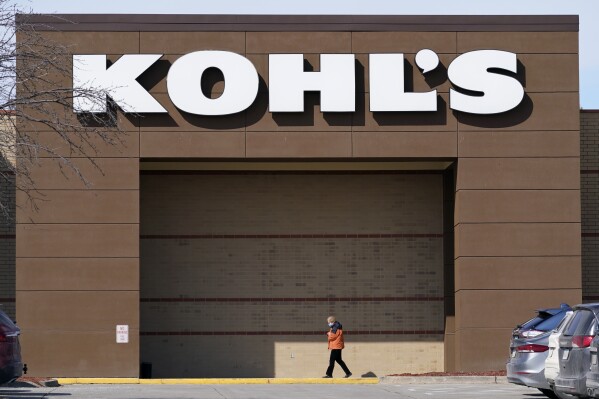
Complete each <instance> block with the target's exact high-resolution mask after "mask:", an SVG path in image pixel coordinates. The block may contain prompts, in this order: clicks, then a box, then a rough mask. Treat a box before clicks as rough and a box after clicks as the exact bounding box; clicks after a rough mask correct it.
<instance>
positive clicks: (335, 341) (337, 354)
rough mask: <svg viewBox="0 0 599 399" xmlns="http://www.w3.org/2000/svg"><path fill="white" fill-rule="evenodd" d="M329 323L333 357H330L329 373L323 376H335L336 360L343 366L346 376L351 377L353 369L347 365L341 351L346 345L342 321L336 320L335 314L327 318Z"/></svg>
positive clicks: (330, 346) (330, 345)
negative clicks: (350, 369)
mask: <svg viewBox="0 0 599 399" xmlns="http://www.w3.org/2000/svg"><path fill="white" fill-rule="evenodd" d="M327 323H328V325H329V331H328V332H327V337H328V339H329V350H330V351H331V357H330V359H329V368H328V369H327V373H326V375H325V376H324V377H323V378H333V368H335V362H337V363H339V366H341V368H342V369H343V371H344V372H345V377H344V378H349V377H351V371H349V369H348V368H347V366H346V365H345V362H344V361H343V359H342V358H341V351H342V350H343V348H344V347H345V344H344V342H343V329H342V327H341V323H339V322H338V321H337V320H335V316H329V317H328V318H327Z"/></svg>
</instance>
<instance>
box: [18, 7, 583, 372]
mask: <svg viewBox="0 0 599 399" xmlns="http://www.w3.org/2000/svg"><path fill="white" fill-rule="evenodd" d="M44 18H46V19H44ZM66 20H68V21H75V22H77V23H71V22H68V23H67V22H57V20H56V19H55V18H49V17H40V22H41V21H43V22H45V24H46V26H47V27H48V31H47V32H45V33H44V34H46V35H48V37H49V38H50V39H52V40H57V41H60V42H63V43H65V44H68V45H69V49H71V50H72V53H73V54H107V55H108V59H109V60H111V61H112V62H114V61H116V60H117V59H119V57H121V56H122V55H124V54H163V56H162V57H161V59H160V61H158V62H157V63H156V64H155V65H153V66H152V67H150V68H149V69H148V71H147V72H145V73H144V74H143V75H142V76H141V77H140V78H139V79H138V80H139V82H140V83H141V84H142V86H143V87H144V88H145V89H146V90H148V92H149V93H150V94H151V95H152V96H153V97H154V98H155V99H156V100H157V101H158V102H159V103H160V104H161V105H162V106H163V107H164V108H166V109H167V110H168V114H160V115H149V114H148V115H138V116H134V117H132V116H127V117H122V118H121V129H122V130H123V135H124V136H123V141H124V146H122V147H109V146H105V147H103V146H100V148H99V150H98V152H97V154H96V155H94V160H95V161H96V163H97V164H98V165H99V167H100V169H101V172H100V171H98V170H97V169H94V168H93V166H92V165H90V163H89V161H88V160H87V159H85V158H83V157H82V158H81V159H76V160H75V162H77V165H79V166H80V168H81V171H82V172H83V174H84V175H85V176H86V177H87V178H88V179H89V180H90V181H91V183H92V185H91V186H90V187H85V185H84V184H83V183H82V182H81V181H80V180H79V179H78V178H76V177H75V176H70V178H68V179H66V178H65V176H64V175H63V173H61V171H60V169H59V168H58V167H57V162H56V160H54V159H50V158H46V159H42V160H41V162H40V167H39V168H38V169H36V170H34V171H32V176H33V177H34V180H35V182H36V185H37V188H38V189H39V190H40V192H41V193H43V194H44V195H45V196H46V197H45V199H46V201H44V202H43V203H41V204H40V205H39V209H38V210H36V211H32V210H30V209H29V208H26V207H23V208H18V210H17V223H16V315H17V319H18V322H19V325H20V326H21V328H22V330H23V335H22V345H23V352H24V357H25V359H26V360H27V363H28V365H29V369H30V372H31V374H33V375H52V376H69V377H77V376H90V377H95V376H97V377H100V376H110V377H136V376H138V375H139V366H140V363H141V362H148V363H152V367H153V376H155V377H236V376H252V377H273V376H274V377H291V376H293V377H308V376H310V377H314V376H320V375H322V374H323V372H324V369H323V367H324V366H325V365H326V363H327V361H328V353H327V351H326V349H325V344H326V343H325V339H324V338H325V337H324V332H325V327H326V326H325V324H324V323H325V318H326V316H328V315H329V314H331V313H334V314H336V315H337V317H338V318H339V319H340V321H341V322H342V323H343V324H344V328H345V330H346V332H347V337H346V342H347V349H346V350H345V351H344V357H345V360H346V361H347V363H348V365H349V367H350V368H351V369H352V371H353V373H354V375H371V374H370V373H372V374H375V375H377V376H381V375H385V374H390V373H397V372H425V371H443V370H447V371H452V370H463V371H472V370H497V369H502V368H503V367H504V363H505V359H506V354H507V349H506V348H507V340H508V338H509V334H510V332H511V329H512V328H513V327H514V325H515V324H516V323H518V322H521V321H523V320H525V319H526V318H527V317H529V316H530V314H531V310H532V309H535V308H538V307H548V306H553V305H558V304H559V303H560V302H567V303H570V304H575V303H579V302H581V299H582V286H581V208H580V169H581V166H580V113H579V95H578V72H577V71H578V20H577V18H576V17H570V16H538V17H537V16H529V17H497V16H490V17H481V16H468V17H462V16H453V17H399V16H387V17H377V16H370V17H366V16H363V17H359V16H345V17H342V16H327V17H317V16H314V17H299V16H284V17H281V16H106V15H84V16H68V18H66V19H65V21H66ZM422 49H431V50H433V51H434V52H435V53H436V54H438V56H439V59H440V63H441V64H440V67H439V68H438V69H437V70H436V71H434V72H435V73H434V74H433V75H430V76H429V75H424V74H423V73H421V71H420V69H419V68H418V66H417V65H416V64H415V61H414V57H415V54H416V53H417V52H418V51H420V50H422ZM485 49H497V50H503V51H510V52H513V53H515V54H516V55H517V58H518V62H519V64H518V72H517V73H516V74H515V76H514V78H515V79H517V80H518V81H519V82H520V83H521V84H522V86H523V87H524V91H525V97H524V100H523V101H522V102H521V103H520V104H519V105H518V106H517V107H516V108H514V109H513V110H510V111H507V112H504V113H500V114H495V115H474V114H468V113H464V112H460V111H455V110H452V109H451V108H450V98H449V91H450V88H452V87H453V86H452V84H451V82H450V81H449V80H448V79H447V68H448V67H449V65H450V64H451V62H452V61H453V60H454V59H455V58H456V57H458V56H459V55H461V54H463V53H466V52H469V51H475V50H485ZM201 50H223V51H230V52H233V53H237V54H240V55H243V56H244V57H246V58H247V59H248V60H250V61H251V62H252V63H253V65H254V66H255V67H256V69H257V71H258V74H259V76H260V78H261V80H260V86H259V92H258V96H257V98H256V100H255V101H254V103H253V104H252V105H251V106H250V107H249V108H248V109H247V110H245V111H243V112H239V113H236V114H233V115H227V116H199V115H193V114H189V113H186V112H183V111H180V110H179V109H178V108H177V107H176V106H174V105H173V103H172V102H171V100H170V99H169V94H168V92H167V86H166V75H167V72H168V70H169V68H170V67H171V66H172V64H173V63H174V62H175V61H176V60H177V59H179V58H180V57H181V56H182V55H184V54H187V53H190V52H193V51H201ZM285 53H294V54H303V55H304V58H305V60H306V61H305V68H306V70H308V71H309V70H313V71H318V70H319V68H320V65H319V55H321V54H355V58H356V93H357V95H356V100H357V101H356V110H355V112H341V113H332V112H321V110H320V100H319V97H318V95H316V94H314V93H308V94H306V96H305V106H306V111H304V112H303V113H280V112H269V110H268V104H269V98H268V88H269V82H268V57H269V55H270V54H285ZM377 53H378V54H384V53H403V54H405V59H406V64H405V65H406V68H405V71H406V76H408V79H407V80H406V81H407V82H408V83H407V84H406V87H407V89H408V91H414V92H423V91H429V90H431V89H436V90H437V101H438V108H437V111H435V112H371V111H370V110H369V109H370V107H369V104H370V93H369V82H368V76H369V75H368V72H369V62H368V55H369V54H377ZM207 78H208V77H207ZM215 81H216V84H214V85H212V87H210V88H209V91H210V90H211V93H210V94H211V95H212V96H213V97H216V96H218V95H219V94H221V92H222V90H223V85H222V82H218V79H216V80H215ZM225 86H226V83H225ZM39 134H40V137H41V139H42V140H48V141H50V142H52V140H53V139H52V134H51V133H50V132H43V131H41V130H40V132H39ZM19 200H22V198H21V197H20V195H19V194H17V203H18V202H19ZM7 234H10V233H7ZM541 275H542V277H541ZM117 325H127V326H128V331H129V340H128V343H117V342H116V339H115V329H116V326H117Z"/></svg>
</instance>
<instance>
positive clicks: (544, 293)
mask: <svg viewBox="0 0 599 399" xmlns="http://www.w3.org/2000/svg"><path fill="white" fill-rule="evenodd" d="M455 300H456V322H457V326H458V331H457V332H458V334H459V331H460V330H463V329H466V328H481V327H484V328H514V327H515V326H516V325H517V324H518V323H522V322H524V321H526V320H528V319H530V318H531V317H532V316H533V315H534V312H535V309H541V308H549V307H559V305H560V303H564V302H565V303H569V304H570V305H575V304H578V303H580V301H581V290H580V289H554V290H535V289H527V290H517V289H504V290H480V289H478V290H461V291H458V292H456V294H455ZM508 342H509V341H508ZM508 342H504V345H505V348H506V349H505V350H507V347H508V346H509V345H508ZM504 360H505V359H504Z"/></svg>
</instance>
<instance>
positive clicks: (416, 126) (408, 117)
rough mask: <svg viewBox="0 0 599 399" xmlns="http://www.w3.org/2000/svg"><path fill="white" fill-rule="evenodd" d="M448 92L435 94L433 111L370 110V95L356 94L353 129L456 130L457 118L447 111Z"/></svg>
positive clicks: (394, 130)
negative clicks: (435, 99) (434, 108)
mask: <svg viewBox="0 0 599 399" xmlns="http://www.w3.org/2000/svg"><path fill="white" fill-rule="evenodd" d="M447 104H448V94H439V95H438V96H437V111H435V112H370V95H369V94H368V93H367V94H365V95H363V96H362V95H358V96H357V103H356V112H355V113H354V114H353V115H352V116H353V130H354V131H367V132H371V131H393V132H400V131H408V132H410V131H411V132H414V131H432V132H434V131H437V132H438V131H452V132H453V131H457V119H456V118H455V116H454V114H453V112H450V111H449V107H448V105H447Z"/></svg>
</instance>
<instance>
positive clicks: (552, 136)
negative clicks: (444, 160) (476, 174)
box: [458, 130, 580, 158]
mask: <svg viewBox="0 0 599 399" xmlns="http://www.w3.org/2000/svg"><path fill="white" fill-rule="evenodd" d="M458 137H459V140H458V153H459V156H460V158H467V157H475V158H484V157H490V158H492V157H506V158H509V157H578V156H579V155H580V136H579V134H578V132H577V131H572V130H571V131H563V132H560V131H521V132H514V131H486V132H463V131H460V132H459V133H458Z"/></svg>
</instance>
